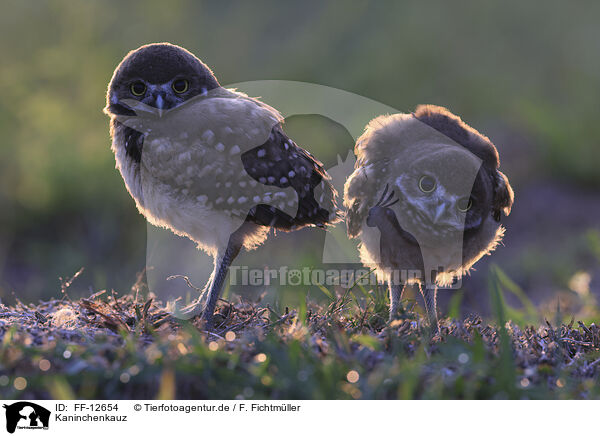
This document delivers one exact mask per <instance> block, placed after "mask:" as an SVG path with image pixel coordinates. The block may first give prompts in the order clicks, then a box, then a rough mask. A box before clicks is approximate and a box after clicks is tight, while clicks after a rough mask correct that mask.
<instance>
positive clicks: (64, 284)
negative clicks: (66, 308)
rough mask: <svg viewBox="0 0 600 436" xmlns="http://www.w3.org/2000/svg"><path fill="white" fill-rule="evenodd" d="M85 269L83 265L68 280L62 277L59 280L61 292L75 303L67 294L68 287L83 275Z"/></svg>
mask: <svg viewBox="0 0 600 436" xmlns="http://www.w3.org/2000/svg"><path fill="white" fill-rule="evenodd" d="M83 270H84V268H83V267H81V268H80V269H79V271H77V272H76V273H75V274H73V276H72V277H71V278H70V279H68V280H66V281H65V280H64V279H63V278H62V277H59V280H60V292H61V293H62V294H63V295H64V296H65V297H66V298H67V300H69V302H70V303H73V300H71V297H69V294H67V288H69V286H71V285H72V284H73V282H74V281H75V279H76V278H77V277H79V276H80V275H81V273H82V272H83Z"/></svg>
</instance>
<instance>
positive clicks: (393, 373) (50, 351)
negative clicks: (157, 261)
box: [0, 268, 600, 399]
mask: <svg viewBox="0 0 600 436" xmlns="http://www.w3.org/2000/svg"><path fill="white" fill-rule="evenodd" d="M515 286H516V285H514V284H513V283H512V282H511V281H510V279H508V277H506V276H505V275H504V274H503V273H502V272H501V271H500V270H498V269H497V268H494V269H492V273H491V275H490V284H489V292H490V296H491V300H492V302H493V309H494V313H495V319H493V320H490V324H489V325H488V324H487V323H485V322H484V321H483V320H481V319H480V318H479V317H476V316H471V317H470V318H467V319H464V320H453V319H449V318H448V319H444V320H443V321H442V328H441V334H440V335H439V336H436V337H433V338H432V337H431V331H430V329H429V328H428V326H427V324H426V323H425V322H424V320H423V318H422V317H421V316H420V315H419V314H418V313H415V311H414V310H412V309H414V303H412V302H406V301H405V302H404V303H405V310H404V312H402V313H401V316H400V319H399V320H397V321H395V322H394V323H392V324H391V325H387V324H386V318H387V313H386V311H387V304H388V301H387V295H386V292H385V289H384V288H382V287H376V288H374V289H363V290H362V291H361V290H360V289H358V287H356V288H355V289H353V290H352V291H348V292H345V293H344V294H341V295H334V294H333V293H332V292H331V291H330V290H327V291H328V293H329V294H330V300H331V302H330V303H329V305H327V306H318V305H316V304H314V303H311V302H310V301H309V302H307V304H306V305H305V306H304V307H302V306H301V307H299V308H296V309H291V308H285V312H284V313H276V311H275V310H274V309H272V308H270V307H268V306H267V307H265V306H264V305H261V304H260V303H258V304H257V303H249V302H247V301H238V302H237V303H235V304H233V303H230V302H222V304H221V306H220V312H219V315H217V319H218V326H217V328H216V330H215V332H214V333H210V334H208V333H207V332H204V331H202V330H201V329H199V328H198V324H197V321H195V320H192V321H185V322H181V321H179V322H175V321H174V320H172V319H170V318H169V317H167V316H166V314H165V312H164V310H163V307H162V306H161V304H160V303H156V302H154V301H152V300H150V299H143V298H141V297H140V296H139V295H137V293H136V296H134V295H131V294H130V295H125V296H122V297H120V298H115V297H116V296H115V295H114V294H113V296H109V297H106V294H105V293H102V292H100V293H97V294H95V295H92V296H91V297H90V298H88V299H82V300H80V301H79V302H71V301H70V300H69V299H68V297H67V296H66V297H65V298H64V299H63V300H61V301H57V300H53V301H50V302H46V303H40V305H37V306H33V305H30V306H25V305H23V304H21V303H19V304H17V306H15V307H6V306H0V337H1V338H2V345H1V346H0V397H2V398H5V399H45V398H54V399H69V398H71V399H73V398H81V399H99V398H102V399H142V398H143V399H152V398H162V399H175V398H176V399H192V398H194V399H234V398H242V397H243V398H245V399H353V398H355V399H357V398H362V399H397V398H399V399H418V398H423V399H488V398H497V399H502V398H514V399H520V398H538V399H551V398H552V399H554V398H556V399H558V398H561V399H570V398H596V399H598V398H600V388H599V383H598V379H599V376H600V370H599V369H598V368H599V367H600V329H599V328H598V327H597V326H596V325H594V324H589V325H585V324H583V323H575V322H574V321H571V322H570V323H569V324H568V325H565V324H561V325H552V324H551V323H550V322H548V321H544V322H543V324H542V325H541V326H536V327H532V326H531V325H529V326H527V324H517V323H515V322H513V321H511V320H510V319H511V318H512V317H514V316H516V317H517V318H519V319H520V320H525V321H523V322H526V321H527V320H529V321H531V320H532V319H531V318H530V317H533V316H535V309H532V307H531V306H530V302H529V301H528V300H527V299H526V297H525V296H524V294H523V295H522V298H523V300H522V303H523V305H524V307H525V308H526V309H525V310H523V311H519V310H516V309H514V308H510V307H508V306H507V305H506V303H505V302H504V298H503V293H504V292H505V291H507V290H508V291H510V292H513V293H517V294H519V290H518V289H516V288H515ZM324 291H325V290H324ZM354 291H356V292H354ZM521 292H522V291H521ZM326 294H327V293H326ZM101 314H102V315H101ZM557 319H560V318H557ZM48 363H49V365H48ZM48 366H49V368H48ZM43 369H45V371H44V370H43ZM356 374H358V380H356ZM353 376H354V378H353ZM19 377H20V378H19ZM17 378H19V379H17ZM23 378H24V380H25V381H26V387H25V388H24V389H18V387H21V388H23Z"/></svg>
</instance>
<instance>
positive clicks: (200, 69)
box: [104, 43, 219, 115]
mask: <svg viewBox="0 0 600 436" xmlns="http://www.w3.org/2000/svg"><path fill="white" fill-rule="evenodd" d="M218 87H219V82H218V81H217V79H216V77H215V76H214V74H213V73H212V71H211V70H210V68H208V67H207V66H206V65H205V64H204V63H203V62H202V61H201V60H200V59H198V58H197V57H196V56H194V55H193V54H192V53H190V52H189V51H187V50H186V49H184V48H182V47H178V46H176V45H173V44H169V43H157V44H148V45H144V46H142V47H140V48H138V49H136V50H133V51H131V52H129V53H128V54H127V56H125V58H124V59H123V60H122V61H121V63H120V64H119V65H118V66H117V68H116V69H115V72H114V73H113V77H112V79H111V81H110V83H109V85H108V92H107V97H106V107H105V109H104V111H105V112H106V113H107V114H109V115H135V112H134V111H133V110H132V108H131V102H140V103H143V104H144V105H147V106H150V107H154V108H157V109H160V110H168V109H172V108H174V107H177V106H179V105H180V104H182V103H183V102H185V101H187V100H189V99H191V98H193V97H196V96H198V95H204V94H206V93H207V92H208V91H210V90H212V89H215V88H218Z"/></svg>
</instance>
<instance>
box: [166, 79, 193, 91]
mask: <svg viewBox="0 0 600 436" xmlns="http://www.w3.org/2000/svg"><path fill="white" fill-rule="evenodd" d="M189 87H190V84H189V82H188V81H187V80H185V79H178V80H175V81H174V82H173V84H172V85H171V88H173V91H175V92H176V93H177V94H183V93H184V92H185V91H187V90H188V88H189Z"/></svg>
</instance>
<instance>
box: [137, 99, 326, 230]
mask: <svg viewBox="0 0 600 436" xmlns="http://www.w3.org/2000/svg"><path fill="white" fill-rule="evenodd" d="M153 121H154V122H153V123H150V127H148V126H146V129H145V131H146V132H147V133H146V139H145V141H144V148H143V154H142V163H143V167H144V168H145V169H146V171H147V173H148V174H149V175H150V176H151V177H154V178H157V179H159V180H160V181H162V182H163V183H165V184H167V185H168V186H170V187H171V188H173V189H174V190H175V191H176V192H177V193H178V194H180V195H183V196H186V197H191V199H192V200H193V201H198V202H200V203H201V204H202V205H203V206H206V207H209V208H211V209H213V210H219V211H222V212H224V213H227V214H230V215H235V216H238V217H243V218H244V219H248V220H250V221H253V222H256V223H257V224H261V225H274V226H276V227H278V228H282V229H285V228H291V227H297V226H303V225H308V224H315V225H323V224H324V223H326V222H327V221H328V220H329V219H330V212H333V211H334V204H335V203H334V196H335V191H334V190H333V188H332V187H331V185H329V182H328V176H327V174H326V172H325V171H324V169H323V167H322V165H321V164H320V163H319V162H318V161H316V160H315V159H314V158H313V157H312V156H311V155H310V154H309V153H308V152H306V151H305V150H303V149H302V148H300V147H298V146H297V145H296V144H295V143H294V142H293V141H291V140H290V139H289V138H288V137H287V136H286V135H285V134H284V133H283V131H282V129H281V121H282V118H281V115H279V113H278V112H277V111H275V110H274V109H273V108H271V107H269V106H267V105H265V104H263V103H261V102H258V101H256V100H254V99H250V98H248V97H246V96H244V95H243V94H239V93H233V92H230V93H221V94H219V95H215V96H209V97H208V98H204V99H198V100H196V101H194V102H191V104H188V105H182V106H180V107H178V108H176V109H175V110H173V112H172V113H171V114H169V116H163V117H162V118H161V119H154V120H153ZM138 124H140V123H139V122H138ZM142 124H143V123H142ZM167 162H168V165H166V164H165V163H167ZM318 185H320V187H321V189H320V192H319V193H320V194H321V195H320V197H319V200H320V202H317V199H316V198H315V197H316V194H315V193H316V192H317V190H316V187H317V186H318ZM320 203H322V205H323V206H324V207H321V206H320Z"/></svg>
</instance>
